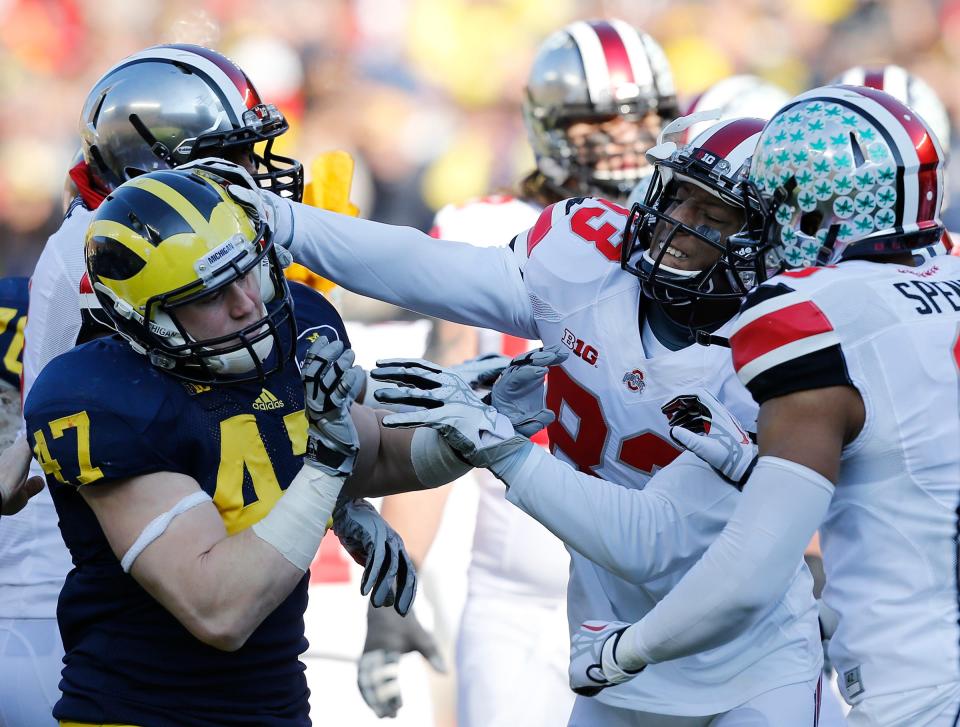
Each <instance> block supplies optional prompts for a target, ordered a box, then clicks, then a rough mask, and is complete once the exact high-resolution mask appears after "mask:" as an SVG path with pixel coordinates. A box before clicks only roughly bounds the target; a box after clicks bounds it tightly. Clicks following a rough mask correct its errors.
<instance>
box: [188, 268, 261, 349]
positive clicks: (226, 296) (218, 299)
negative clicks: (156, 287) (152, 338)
mask: <svg viewBox="0 0 960 727" xmlns="http://www.w3.org/2000/svg"><path fill="white" fill-rule="evenodd" d="M176 315H177V319H178V320H179V321H180V324H181V325H182V326H183V327H184V328H185V329H186V331H187V333H189V334H190V336H191V337H193V338H194V339H195V340H204V339H211V338H220V337H221V336H229V335H230V334H231V333H236V332H237V331H240V330H243V329H244V328H246V327H247V326H250V325H253V324H254V323H256V322H257V321H258V320H260V319H261V318H263V315H264V310H263V302H262V300H261V298H260V284H259V282H258V280H257V276H256V274H255V273H254V272H249V273H247V274H246V275H244V276H243V277H242V278H239V279H238V280H235V281H234V282H232V283H230V285H227V286H225V287H223V288H220V289H219V290H217V291H216V292H215V293H213V294H212V295H208V296H206V297H204V298H201V299H200V300H197V301H194V302H193V303H188V304H186V305H183V306H180V307H179V308H177V311H176ZM223 345H230V344H229V343H227V344H223Z"/></svg>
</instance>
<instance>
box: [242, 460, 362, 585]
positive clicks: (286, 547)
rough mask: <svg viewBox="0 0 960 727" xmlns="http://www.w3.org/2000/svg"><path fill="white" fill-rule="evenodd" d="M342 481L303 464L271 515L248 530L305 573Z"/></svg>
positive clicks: (321, 535) (315, 550)
mask: <svg viewBox="0 0 960 727" xmlns="http://www.w3.org/2000/svg"><path fill="white" fill-rule="evenodd" d="M343 480H344V478H343V477H335V476H333V475H328V474H327V473H326V472H323V471H321V470H320V469H318V468H316V467H314V466H313V465H310V464H304V465H303V467H301V468H300V471H299V472H298V473H297V476H296V477H294V478H293V482H291V483H290V486H289V487H287V489H286V490H285V491H284V493H283V495H282V496H281V497H280V499H279V500H277V502H276V504H274V506H273V508H272V509H271V510H270V512H268V513H267V514H266V516H265V517H264V518H263V519H262V520H260V521H259V522H256V523H254V524H253V526H252V528H251V529H252V530H253V532H254V533H255V534H256V535H257V537H259V538H260V539H261V540H264V541H266V542H267V543H269V544H270V545H272V546H273V547H274V548H276V549H277V551H279V553H280V555H282V556H283V557H284V558H286V559H287V560H289V561H290V562H291V563H293V565H294V566H296V567H297V568H299V569H300V570H302V571H303V572H304V573H306V571H307V569H308V568H309V567H310V564H311V563H312V562H313V558H314V556H315V555H316V554H317V549H318V548H319V547H320V541H321V540H323V536H324V534H325V533H326V532H327V521H328V520H329V519H330V515H331V514H332V513H333V508H334V506H336V504H337V496H338V495H339V494H340V489H341V488H342V487H343Z"/></svg>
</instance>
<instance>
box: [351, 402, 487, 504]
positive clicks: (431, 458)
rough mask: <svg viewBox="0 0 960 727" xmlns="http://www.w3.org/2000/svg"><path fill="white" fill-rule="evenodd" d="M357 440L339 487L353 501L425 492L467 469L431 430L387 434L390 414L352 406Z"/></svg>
mask: <svg viewBox="0 0 960 727" xmlns="http://www.w3.org/2000/svg"><path fill="white" fill-rule="evenodd" d="M350 412H351V414H352V415H353V421H354V424H355V425H356V427H357V433H358V434H359V436H360V453H359V455H358V456H357V464H356V466H355V467H354V470H353V474H352V475H351V476H350V477H349V478H348V479H347V482H346V485H344V492H346V493H347V494H349V495H350V496H352V497H384V496H386V495H395V494H398V493H402V492H413V491H417V490H427V489H430V488H433V487H438V486H440V485H443V484H446V483H447V482H453V480H455V479H457V478H458V477H460V476H462V475H463V474H465V473H466V472H468V471H469V470H470V469H471V467H470V466H469V465H467V464H466V463H464V462H462V461H461V460H460V459H459V458H457V457H456V455H454V454H453V452H452V450H451V449H450V448H449V447H448V446H447V445H446V444H445V443H444V442H443V440H442V439H441V438H440V436H439V435H438V434H437V433H436V432H434V431H433V430H432V429H422V428H421V429H390V428H389V427H385V426H383V417H385V416H387V415H388V414H389V413H390V412H388V411H384V410H382V409H371V408H370V407H366V406H362V405H357V404H354V406H353V407H352V409H351V410H350Z"/></svg>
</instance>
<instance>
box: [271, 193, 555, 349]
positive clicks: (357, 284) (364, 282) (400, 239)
mask: <svg viewBox="0 0 960 727" xmlns="http://www.w3.org/2000/svg"><path fill="white" fill-rule="evenodd" d="M284 205H289V206H284V207H280V214H281V215H282V216H283V219H284V220H285V222H284V223H283V226H284V227H285V228H286V231H287V233H288V234H289V233H290V230H289V228H288V227H287V226H288V225H289V224H291V223H290V222H289V221H286V220H287V218H286V213H287V210H289V211H290V213H291V215H292V225H293V227H292V235H293V238H292V243H291V245H290V252H291V253H293V256H294V258H295V259H296V260H297V261H298V262H300V263H302V264H304V265H306V266H307V267H308V268H310V269H312V270H314V271H316V272H317V273H319V274H321V275H323V276H324V277H326V278H329V279H330V280H332V281H334V282H335V283H337V284H339V285H341V286H343V287H344V288H346V289H347V290H351V291H353V292H355V293H360V294H361V295H367V296H370V297H371V298H377V299H378V300H383V301H386V302H388V303H393V304H394V305H399V306H402V307H404V308H408V309H410V310H415V311H417V312H418V313H422V314H425V315H430V316H434V317H436V318H443V319H445V320H451V321H454V322H457V323H466V324H468V325H475V326H481V327H484V328H495V329H497V330H500V331H503V332H505V333H510V334H513V335H516V336H522V337H524V338H536V337H537V334H536V330H535V327H534V324H533V316H532V313H531V310H530V301H529V299H528V298H527V295H526V291H525V288H524V286H523V281H522V279H521V277H520V271H519V270H518V269H517V267H516V264H515V263H514V262H513V256H512V255H511V254H510V251H509V250H508V249H507V248H496V247H491V248H480V247H474V246H472V245H468V244H466V243H461V242H450V241H447V240H436V239H434V238H432V237H430V236H429V235H426V234H424V233H422V232H420V231H419V230H416V229H414V228H411V227H398V226H394V225H384V224H380V223H377V222H371V221H369V220H360V219H357V218H355V217H348V216H345V215H338V214H335V213H332V212H327V211H325V210H319V209H316V208H314V207H310V206H308V205H302V204H297V203H284ZM506 242H507V240H504V241H503V243H504V244H506Z"/></svg>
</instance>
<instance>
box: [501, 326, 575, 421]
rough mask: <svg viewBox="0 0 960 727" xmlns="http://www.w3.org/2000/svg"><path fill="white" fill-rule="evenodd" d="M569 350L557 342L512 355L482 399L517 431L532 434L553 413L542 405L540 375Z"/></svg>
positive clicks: (550, 419) (563, 358)
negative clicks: (511, 358)
mask: <svg viewBox="0 0 960 727" xmlns="http://www.w3.org/2000/svg"><path fill="white" fill-rule="evenodd" d="M568 355H569V351H567V350H566V349H564V348H563V347H562V346H561V345H560V344H557V345H554V346H548V347H545V348H535V349H533V350H532V351H527V352H526V353H522V354H520V355H519V356H517V357H516V358H514V359H513V360H512V361H511V362H510V365H509V366H507V368H506V369H505V370H504V371H503V373H501V374H500V378H499V379H497V382H496V383H495V384H494V385H493V389H492V390H491V391H490V394H489V396H485V397H484V399H483V400H484V401H485V402H487V403H489V404H492V405H493V408H494V409H496V410H497V411H498V412H500V413H501V414H503V415H504V416H505V417H506V418H507V419H509V420H510V423H511V424H512V425H513V428H514V429H515V430H516V431H517V433H518V434H522V435H523V436H524V437H532V436H533V435H534V434H536V433H537V432H539V431H540V430H541V429H544V428H545V427H548V426H550V424H552V423H553V420H554V419H556V416H555V415H554V413H553V412H552V411H550V410H549V409H547V407H546V406H544V386H543V379H544V377H545V376H546V375H547V369H548V367H550V366H556V365H557V364H560V363H563V361H565V360H566V358H567V356H568Z"/></svg>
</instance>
